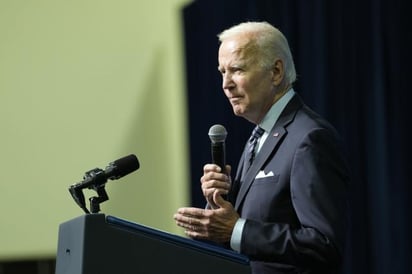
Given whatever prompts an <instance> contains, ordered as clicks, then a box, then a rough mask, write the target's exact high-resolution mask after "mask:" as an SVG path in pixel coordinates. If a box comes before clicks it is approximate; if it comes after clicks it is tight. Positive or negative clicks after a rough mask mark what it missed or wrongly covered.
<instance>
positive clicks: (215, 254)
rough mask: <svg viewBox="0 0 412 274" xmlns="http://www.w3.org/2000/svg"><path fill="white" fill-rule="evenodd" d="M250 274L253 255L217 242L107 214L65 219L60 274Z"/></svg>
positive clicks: (61, 232) (61, 229)
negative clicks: (216, 244)
mask: <svg viewBox="0 0 412 274" xmlns="http://www.w3.org/2000/svg"><path fill="white" fill-rule="evenodd" d="M132 273H133V274H140V273H142V274H151V273H156V274H165V273H170V274H211V273H213V274H219V273H222V274H223V273H225V274H226V273H236V274H243V273H244V274H246V273H248V274H250V273H251V270H250V266H249V260H248V258H247V257H245V256H243V255H240V254H238V253H236V252H233V251H230V250H227V249H224V248H222V247H220V246H215V245H213V244H209V243H205V242H201V241H195V240H192V239H188V238H184V237H180V236H177V235H173V234H169V233H166V232H163V231H160V230H156V229H153V228H149V227H147V226H143V225H139V224H136V223H132V222H129V221H126V220H122V219H119V218H116V217H113V216H105V215H104V214H86V215H82V216H80V217H77V218H75V219H72V220H69V221H67V222H65V223H62V224H61V225H60V227H59V239H58V248H57V259H56V274H132Z"/></svg>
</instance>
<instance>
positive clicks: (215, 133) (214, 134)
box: [209, 124, 227, 143]
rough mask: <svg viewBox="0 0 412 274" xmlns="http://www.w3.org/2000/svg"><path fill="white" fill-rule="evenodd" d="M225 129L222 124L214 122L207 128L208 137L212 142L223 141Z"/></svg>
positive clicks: (225, 134) (225, 133)
mask: <svg viewBox="0 0 412 274" xmlns="http://www.w3.org/2000/svg"><path fill="white" fill-rule="evenodd" d="M226 136H227V131H226V129H225V127H224V126H222V125H219V124H216V125H213V126H212V127H211V128H210V129H209V138H210V140H211V141H212V143H219V142H224V141H225V140H226Z"/></svg>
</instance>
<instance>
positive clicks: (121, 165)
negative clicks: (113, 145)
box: [110, 154, 140, 179]
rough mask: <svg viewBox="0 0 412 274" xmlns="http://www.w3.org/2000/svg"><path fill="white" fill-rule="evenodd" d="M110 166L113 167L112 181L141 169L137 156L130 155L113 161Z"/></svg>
mask: <svg viewBox="0 0 412 274" xmlns="http://www.w3.org/2000/svg"><path fill="white" fill-rule="evenodd" d="M110 166H112V167H113V171H112V174H111V175H112V176H111V179H119V178H121V177H123V176H126V175H127V174H129V173H132V172H133V171H135V170H137V169H139V167H140V164H139V160H137V157H136V155H134V154H130V155H128V156H125V157H123V158H120V159H117V160H116V161H113V162H112V163H110Z"/></svg>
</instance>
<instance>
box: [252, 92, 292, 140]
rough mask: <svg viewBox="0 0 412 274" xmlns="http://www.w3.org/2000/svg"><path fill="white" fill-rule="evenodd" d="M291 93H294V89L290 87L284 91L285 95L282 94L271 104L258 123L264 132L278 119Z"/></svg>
mask: <svg viewBox="0 0 412 274" xmlns="http://www.w3.org/2000/svg"><path fill="white" fill-rule="evenodd" d="M293 95H295V91H294V90H293V88H291V89H289V90H288V91H287V92H286V93H285V95H283V96H282V97H281V98H280V99H279V100H278V101H277V102H276V103H274V104H273V105H272V107H271V108H270V109H269V111H268V113H266V115H265V117H264V118H263V120H262V122H261V123H260V124H259V126H260V127H261V128H263V129H264V130H265V132H270V131H271V130H272V128H273V126H274V125H275V124H276V122H277V120H278V119H279V116H280V114H281V113H282V111H283V109H284V108H285V107H286V105H287V104H288V103H289V101H290V99H292V97H293Z"/></svg>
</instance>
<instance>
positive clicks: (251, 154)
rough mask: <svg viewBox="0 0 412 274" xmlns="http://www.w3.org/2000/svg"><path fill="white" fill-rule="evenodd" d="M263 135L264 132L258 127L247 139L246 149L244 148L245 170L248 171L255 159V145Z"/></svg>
mask: <svg viewBox="0 0 412 274" xmlns="http://www.w3.org/2000/svg"><path fill="white" fill-rule="evenodd" d="M263 133H265V130H264V129H263V128H261V127H259V126H256V127H255V128H254V129H253V131H252V135H251V136H250V138H249V141H248V143H247V148H246V155H245V156H246V157H245V168H246V170H248V169H249V167H250V166H251V165H252V163H253V160H254V159H255V151H256V145H257V143H258V141H259V138H260V137H262V135H263Z"/></svg>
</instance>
